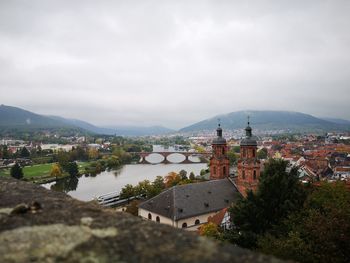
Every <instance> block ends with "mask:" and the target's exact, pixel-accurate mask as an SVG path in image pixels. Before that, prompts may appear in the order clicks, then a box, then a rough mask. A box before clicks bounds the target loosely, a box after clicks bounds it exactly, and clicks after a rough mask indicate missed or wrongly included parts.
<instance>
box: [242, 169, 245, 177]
mask: <svg viewBox="0 0 350 263" xmlns="http://www.w3.org/2000/svg"><path fill="white" fill-rule="evenodd" d="M242 178H243V179H245V171H244V170H243V171H242Z"/></svg>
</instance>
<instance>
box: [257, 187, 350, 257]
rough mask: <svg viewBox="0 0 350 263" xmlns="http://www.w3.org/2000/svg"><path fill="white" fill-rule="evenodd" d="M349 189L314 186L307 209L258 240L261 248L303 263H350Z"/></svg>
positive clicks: (298, 212)
mask: <svg viewBox="0 0 350 263" xmlns="http://www.w3.org/2000/svg"><path fill="white" fill-rule="evenodd" d="M349 233H350V191H349V190H348V189H346V186H345V185H344V184H343V183H341V182H338V183H326V182H324V183H322V184H321V185H320V186H317V187H314V189H313V191H312V193H311V194H310V195H309V196H308V198H307V200H306V202H305V204H304V208H303V209H302V210H300V211H297V212H295V213H293V214H292V215H291V216H289V217H288V218H287V219H286V220H285V221H284V222H283V223H282V224H281V225H280V226H278V227H276V229H274V231H272V232H271V233H269V234H266V235H265V236H263V237H261V238H260V239H259V241H258V245H259V249H260V251H262V252H264V253H269V254H273V255H276V256H278V257H280V258H283V259H292V260H296V261H300V262H350V235H349Z"/></svg>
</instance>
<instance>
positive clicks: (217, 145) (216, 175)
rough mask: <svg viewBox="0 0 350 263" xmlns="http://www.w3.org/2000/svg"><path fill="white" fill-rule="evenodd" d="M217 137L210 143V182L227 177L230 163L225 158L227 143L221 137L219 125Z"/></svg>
mask: <svg viewBox="0 0 350 263" xmlns="http://www.w3.org/2000/svg"><path fill="white" fill-rule="evenodd" d="M216 133H217V137H216V138H215V139H214V140H213V142H212V149H213V153H212V156H211V158H210V180H215V179H224V178H226V177H228V176H229V172H230V171H229V169H230V161H229V159H228V157H227V151H228V147H227V143H226V140H225V138H223V137H222V129H221V127H220V124H219V125H218V128H217V129H216Z"/></svg>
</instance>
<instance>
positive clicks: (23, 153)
mask: <svg viewBox="0 0 350 263" xmlns="http://www.w3.org/2000/svg"><path fill="white" fill-rule="evenodd" d="M20 156H21V157H22V158H27V157H29V156H30V152H29V151H28V149H27V148H26V147H23V148H22V149H21V152H20Z"/></svg>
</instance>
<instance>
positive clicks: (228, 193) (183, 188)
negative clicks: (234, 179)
mask: <svg viewBox="0 0 350 263" xmlns="http://www.w3.org/2000/svg"><path fill="white" fill-rule="evenodd" d="M239 196H240V194H239V192H238V190H237V188H236V187H235V186H234V185H233V184H232V183H231V182H230V181H229V180H228V179H220V180H211V181H207V182H202V183H194V184H187V185H177V186H174V187H172V188H170V189H168V190H165V191H164V192H162V193H160V194H159V195H157V196H155V197H153V198H151V199H149V200H147V201H146V202H144V203H142V204H140V205H139V208H142V209H145V210H147V211H150V212H153V213H156V214H159V215H162V216H164V217H167V218H170V219H172V220H175V221H177V220H180V219H184V218H189V217H194V216H196V215H201V214H207V213H210V212H215V211H219V210H221V209H223V208H225V207H228V206H230V204H231V203H232V202H235V201H236V200H237V199H238V198H239Z"/></svg>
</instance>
